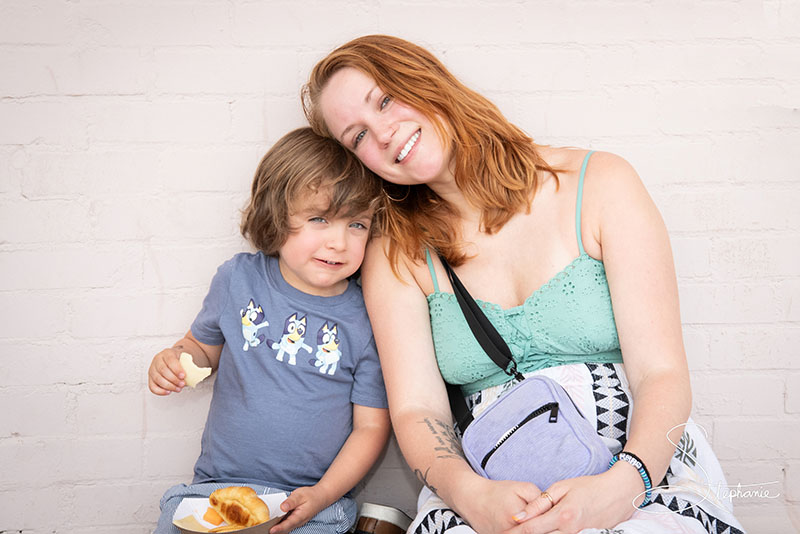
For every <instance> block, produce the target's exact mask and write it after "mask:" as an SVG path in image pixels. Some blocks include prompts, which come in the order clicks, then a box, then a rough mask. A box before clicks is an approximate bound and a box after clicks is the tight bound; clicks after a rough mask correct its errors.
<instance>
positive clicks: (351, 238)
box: [278, 188, 372, 297]
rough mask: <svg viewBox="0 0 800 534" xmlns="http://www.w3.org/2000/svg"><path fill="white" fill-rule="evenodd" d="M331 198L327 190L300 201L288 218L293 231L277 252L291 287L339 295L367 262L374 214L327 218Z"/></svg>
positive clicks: (282, 270) (313, 293) (322, 294)
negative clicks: (365, 258)
mask: <svg viewBox="0 0 800 534" xmlns="http://www.w3.org/2000/svg"><path fill="white" fill-rule="evenodd" d="M329 199H330V195H329V193H328V191H326V189H325V188H320V190H319V191H317V193H315V194H312V195H310V196H309V197H308V198H304V199H299V200H298V201H297V202H296V205H295V206H293V209H292V214H291V215H290V216H289V224H290V226H291V228H292V229H293V231H292V233H291V234H289V238H288V239H287V240H286V243H284V244H283V246H282V247H281V248H280V250H278V263H279V265H280V269H281V274H282V275H283V278H284V279H285V280H286V281H287V282H288V283H289V285H291V286H293V287H295V288H296V289H299V290H300V291H303V292H304V293H309V294H311V295H319V296H326V297H328V296H333V295H339V294H341V293H343V292H344V290H345V289H347V283H348V282H347V277H348V276H350V275H351V274H353V273H355V272H356V271H357V270H358V268H359V267H360V266H361V261H362V260H363V259H364V249H365V247H366V246H367V241H368V239H369V234H370V225H371V224H372V212H371V211H367V212H364V213H359V214H358V215H356V216H342V215H338V214H337V215H336V216H334V217H330V216H326V215H324V214H325V212H326V211H327V209H328V205H329Z"/></svg>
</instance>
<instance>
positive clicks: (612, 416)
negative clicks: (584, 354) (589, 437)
mask: <svg viewBox="0 0 800 534" xmlns="http://www.w3.org/2000/svg"><path fill="white" fill-rule="evenodd" d="M586 367H588V368H589V372H590V373H591V374H592V393H593V394H594V401H595V406H596V408H597V433H598V434H600V435H601V436H603V437H606V438H609V439H613V440H615V441H617V442H619V444H620V450H621V449H622V448H624V447H625V443H626V442H627V441H628V438H627V427H628V412H629V411H630V399H629V398H628V394H627V393H625V391H624V390H623V389H622V384H621V383H620V380H619V377H618V376H617V371H616V369H614V364H611V363H600V364H597V363H587V364H586Z"/></svg>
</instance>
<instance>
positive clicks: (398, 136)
mask: <svg viewBox="0 0 800 534" xmlns="http://www.w3.org/2000/svg"><path fill="white" fill-rule="evenodd" d="M319 106H320V111H321V112H322V118H323V120H324V121H325V124H326V125H327V127H328V130H330V132H331V134H333V136H334V137H335V138H336V139H337V140H338V141H339V142H340V143H341V144H342V145H344V146H345V147H347V148H348V149H350V150H352V151H353V152H354V153H355V154H356V156H358V159H360V160H361V161H362V162H363V163H364V165H366V166H367V167H369V168H370V169H371V170H372V171H373V172H375V173H376V174H378V175H379V176H380V177H382V178H383V179H384V180H388V181H390V182H393V183H396V184H411V185H413V184H429V185H431V184H434V183H436V182H447V181H448V180H451V179H452V173H451V172H450V169H449V163H450V150H449V148H447V147H446V146H444V145H443V143H442V141H441V139H440V138H439V135H438V134H437V132H436V129H435V127H434V125H433V123H431V121H429V120H428V119H427V118H426V117H425V116H424V115H423V114H422V113H420V112H419V111H417V110H416V109H413V108H411V107H409V106H406V105H405V104H403V103H401V102H398V101H397V100H394V99H392V96H391V95H387V94H386V93H385V92H384V91H383V90H382V89H381V88H380V87H378V85H377V84H376V83H375V80H373V79H372V78H370V77H369V76H367V75H366V74H364V73H363V72H361V71H360V70H357V69H354V68H349V67H348V68H344V69H341V70H339V71H337V72H336V73H335V74H334V75H333V76H331V78H330V80H328V83H327V84H326V85H325V88H324V89H323V90H322V94H321V95H320V99H319Z"/></svg>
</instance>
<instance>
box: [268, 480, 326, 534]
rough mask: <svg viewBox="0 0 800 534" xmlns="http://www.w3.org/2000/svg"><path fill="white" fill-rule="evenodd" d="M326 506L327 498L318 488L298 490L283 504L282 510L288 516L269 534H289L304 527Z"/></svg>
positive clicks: (311, 487) (309, 487)
mask: <svg viewBox="0 0 800 534" xmlns="http://www.w3.org/2000/svg"><path fill="white" fill-rule="evenodd" d="M326 506H328V504H327V503H326V502H325V497H324V495H323V494H322V491H320V489H319V488H317V487H316V486H305V487H302V488H297V489H296V490H294V491H293V492H292V494H291V495H289V497H287V499H286V500H285V501H283V502H282V503H281V510H283V511H284V512H286V514H287V515H286V516H285V517H284V519H283V520H282V521H281V522H280V523H278V524H277V525H275V526H274V527H272V528H271V529H270V530H269V534H287V533H288V532H289V531H291V530H293V529H295V528H297V527H302V526H303V525H305V524H306V523H307V522H308V520H309V519H311V518H312V517H314V516H315V515H317V514H318V513H319V512H320V510H322V509H323V508H325V507H326Z"/></svg>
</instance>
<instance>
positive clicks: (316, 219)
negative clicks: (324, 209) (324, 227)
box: [309, 217, 325, 223]
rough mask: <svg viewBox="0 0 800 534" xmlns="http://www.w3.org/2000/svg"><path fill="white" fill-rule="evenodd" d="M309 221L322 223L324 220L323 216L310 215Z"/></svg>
mask: <svg viewBox="0 0 800 534" xmlns="http://www.w3.org/2000/svg"><path fill="white" fill-rule="evenodd" d="M309 222H318V223H324V222H325V217H311V218H310V219H309Z"/></svg>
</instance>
